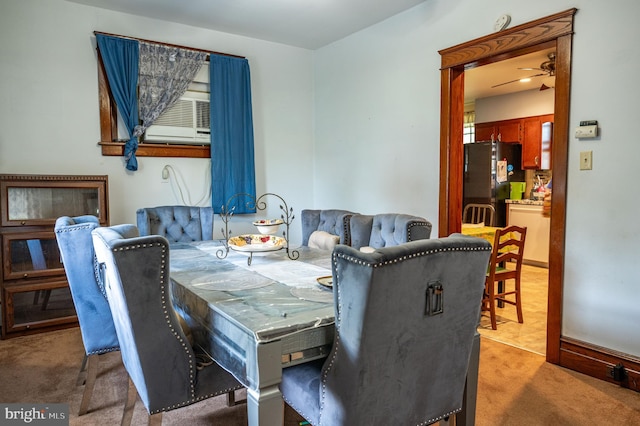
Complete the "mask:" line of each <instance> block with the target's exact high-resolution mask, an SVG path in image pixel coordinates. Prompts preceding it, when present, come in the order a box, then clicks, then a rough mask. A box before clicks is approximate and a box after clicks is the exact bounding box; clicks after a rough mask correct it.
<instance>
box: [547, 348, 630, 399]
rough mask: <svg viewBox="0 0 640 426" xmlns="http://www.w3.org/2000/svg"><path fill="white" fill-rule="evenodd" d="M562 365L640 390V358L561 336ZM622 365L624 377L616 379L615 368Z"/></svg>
mask: <svg viewBox="0 0 640 426" xmlns="http://www.w3.org/2000/svg"><path fill="white" fill-rule="evenodd" d="M559 365H560V366H561V367H565V368H568V369H570V370H574V371H577V372H579V373H583V374H586V375H588V376H591V377H595V378H597V379H601V380H605V381H607V382H611V383H615V384H618V385H620V386H622V387H625V388H628V389H631V390H634V391H636V392H640V358H637V357H634V356H631V355H628V354H624V353H621V352H616V351H613V350H611V349H607V348H603V347H600V346H596V345H592V344H590V343H586V342H582V341H580V340H575V339H571V338H568V337H561V338H560V363H559ZM616 365H622V367H623V368H624V374H623V378H622V379H621V380H615V379H614V377H613V376H614V368H615V367H616Z"/></svg>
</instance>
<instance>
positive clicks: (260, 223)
mask: <svg viewBox="0 0 640 426" xmlns="http://www.w3.org/2000/svg"><path fill="white" fill-rule="evenodd" d="M283 223H284V221H283V220H282V219H261V220H256V221H255V222H253V224H254V225H255V227H256V228H258V232H260V233H261V234H265V235H271V234H275V233H276V232H278V229H279V228H280V225H282V224H283Z"/></svg>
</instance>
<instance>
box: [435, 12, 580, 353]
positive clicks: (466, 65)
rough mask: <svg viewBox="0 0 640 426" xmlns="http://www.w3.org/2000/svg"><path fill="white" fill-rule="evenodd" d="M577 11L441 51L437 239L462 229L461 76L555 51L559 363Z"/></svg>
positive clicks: (553, 256) (552, 265) (553, 264)
mask: <svg viewBox="0 0 640 426" xmlns="http://www.w3.org/2000/svg"><path fill="white" fill-rule="evenodd" d="M576 12H577V9H575V8H574V9H569V10H566V11H564V12H560V13H557V14H555V15H550V16H547V17H545V18H541V19H538V20H535V21H531V22H528V23H525V24H522V25H518V26H516V27H513V28H511V29H507V30H504V31H501V32H499V33H495V34H490V35H488V36H485V37H481V38H478V39H476V40H471V41H469V42H466V43H462V44H459V45H457V46H453V47H450V48H448V49H444V50H441V51H440V52H439V53H440V55H441V60H442V61H441V72H440V76H441V88H440V91H441V105H440V195H439V216H438V233H439V236H440V237H444V236H447V235H450V234H451V233H454V232H460V229H461V226H462V223H461V222H462V165H463V144H462V127H463V126H462V115H463V114H462V109H463V107H464V70H465V69H471V68H474V67H476V66H480V65H485V64H489V63H492V62H498V61H502V60H504V59H509V58H512V57H516V56H520V55H523V54H527V53H531V52H535V51H538V50H542V49H546V48H549V47H555V48H556V87H555V108H554V109H555V111H554V128H553V136H554V138H553V140H554V143H553V149H552V162H553V165H554V169H553V197H552V204H551V210H552V215H551V237H550V245H549V301H548V311H547V355H546V358H547V361H548V362H550V363H553V364H558V363H560V337H561V326H562V286H563V278H564V272H563V271H564V246H565V231H564V230H565V222H566V217H565V213H566V182H567V159H568V154H569V146H568V145H569V100H570V97H569V95H570V86H571V45H572V39H573V18H574V15H575V13H576Z"/></svg>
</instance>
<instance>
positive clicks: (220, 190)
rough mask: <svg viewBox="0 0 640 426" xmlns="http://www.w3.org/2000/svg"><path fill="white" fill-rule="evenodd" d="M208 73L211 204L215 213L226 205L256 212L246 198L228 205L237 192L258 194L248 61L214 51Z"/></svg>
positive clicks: (239, 211)
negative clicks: (217, 53)
mask: <svg viewBox="0 0 640 426" xmlns="http://www.w3.org/2000/svg"><path fill="white" fill-rule="evenodd" d="M209 73H210V75H209V84H210V88H211V95H210V111H211V204H212V207H213V210H214V212H216V213H220V212H221V209H222V207H223V206H225V207H229V208H234V210H233V211H234V213H255V211H256V209H255V206H254V205H247V202H248V201H251V198H247V197H236V199H235V200H236V203H234V205H229V206H226V203H227V200H229V198H230V197H231V196H233V195H235V194H239V193H244V194H248V195H249V196H250V197H253V200H255V197H256V178H255V168H254V153H253V115H252V112H251V77H250V73H249V61H247V60H246V59H244V58H234V57H230V56H224V55H216V54H211V56H210V64H209Z"/></svg>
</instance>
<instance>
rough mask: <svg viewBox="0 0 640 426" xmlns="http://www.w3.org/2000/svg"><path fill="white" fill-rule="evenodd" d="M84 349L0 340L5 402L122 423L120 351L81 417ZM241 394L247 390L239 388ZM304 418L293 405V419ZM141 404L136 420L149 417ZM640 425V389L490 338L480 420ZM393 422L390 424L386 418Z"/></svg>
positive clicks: (224, 420)
mask: <svg viewBox="0 0 640 426" xmlns="http://www.w3.org/2000/svg"><path fill="white" fill-rule="evenodd" d="M82 355H83V348H82V341H81V338H80V332H79V329H77V328H72V329H67V330H60V331H54V332H50V333H43V334H37V335H33V336H25V337H18V338H14V339H9V340H3V341H0V401H1V402H5V403H11V402H23V403H26V402H34V403H61V402H66V403H69V404H70V424H71V425H100V426H102V425H117V424H119V423H120V418H121V416H122V409H123V406H124V401H125V394H126V385H127V378H126V372H125V371H124V368H123V366H122V363H121V361H120V354H119V353H118V352H114V353H111V354H106V355H103V356H102V357H101V362H100V370H99V371H100V373H99V376H98V379H97V381H96V388H95V391H94V395H93V398H92V401H91V404H90V406H89V413H87V414H86V415H84V416H82V417H78V416H77V410H78V407H79V406H80V399H81V397H82V389H83V388H82V386H76V383H75V382H76V378H77V373H78V369H79V367H80V363H81V361H82ZM239 396H241V395H239ZM300 420H301V418H300V417H299V416H298V415H297V414H296V413H295V412H293V410H291V409H289V408H286V409H285V425H287V426H297V425H298V424H299V421H300ZM145 421H146V411H145V410H144V407H143V406H142V403H140V402H138V403H137V404H136V411H135V414H134V418H133V424H135V425H141V424H145ZM611 423H613V424H616V425H618V424H619V425H632V424H640V394H638V393H635V392H633V391H630V390H628V389H623V388H620V387H618V386H616V385H613V384H610V383H607V382H603V381H600V380H596V379H593V378H590V377H587V376H584V375H582V374H579V373H575V372H571V371H568V370H565V369H563V368H560V367H557V366H554V365H551V364H548V363H546V362H545V361H544V357H542V356H540V355H537V354H535V353H533V352H529V351H523V350H520V349H517V348H515V347H512V346H508V345H504V344H501V343H497V342H495V341H492V340H489V339H486V338H482V342H481V350H480V378H479V389H478V403H477V412H476V424H477V425H478V426H495V425H519V426H521V425H524V426H527V425H545V426H546V425H581V426H582V425H602V424H611ZM163 424H164V425H185V424H189V426H199V425H229V426H240V425H246V424H247V415H246V405H244V404H243V405H239V406H235V407H226V400H225V398H224V396H223V397H218V398H211V399H209V400H206V401H203V402H200V403H198V404H194V405H191V406H188V407H184V408H181V409H179V410H174V411H171V412H168V413H165V415H164V418H163ZM384 426H386V425H384Z"/></svg>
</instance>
